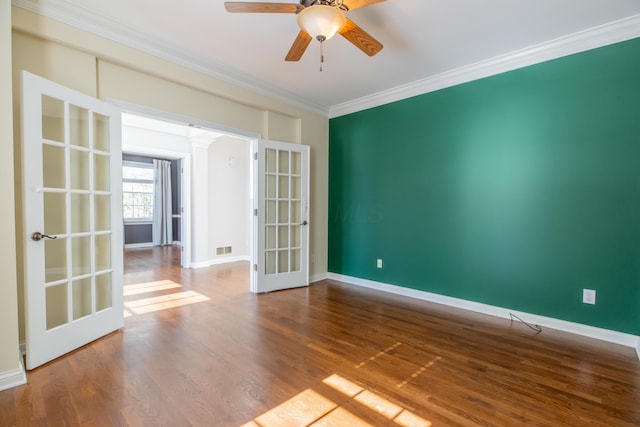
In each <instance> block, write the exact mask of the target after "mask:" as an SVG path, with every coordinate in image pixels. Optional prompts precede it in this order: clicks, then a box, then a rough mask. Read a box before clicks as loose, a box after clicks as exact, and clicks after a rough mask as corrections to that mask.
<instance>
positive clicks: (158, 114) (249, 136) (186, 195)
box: [107, 98, 260, 288]
mask: <svg viewBox="0 0 640 427" xmlns="http://www.w3.org/2000/svg"><path fill="white" fill-rule="evenodd" d="M107 102H108V103H110V104H113V105H115V106H116V107H118V108H120V110H122V112H123V113H130V114H137V115H142V116H147V117H152V118H155V119H157V120H164V121H167V122H173V123H179V124H183V125H188V126H193V127H196V128H202V129H207V130H210V131H212V132H217V133H221V134H226V135H229V136H234V137H238V138H242V139H245V140H248V141H249V143H250V147H251V159H253V153H254V148H256V147H257V145H255V146H254V144H257V141H258V140H259V138H260V134H258V133H256V132H250V131H246V130H242V129H237V128H233V127H230V126H226V125H222V124H219V123H214V122H210V121H207V120H202V119H196V118H193V117H188V116H183V115H181V114H175V113H171V112H168V111H163V110H158V109H155V108H151V107H145V106H142V105H138V104H133V103H130V102H127V101H122V100H119V99H113V98H108V99H107ZM130 148H132V146H131V145H125V146H123V151H127V152H135V151H131V150H129V149H130ZM161 151H162V150H156V151H155V152H147V153H148V154H154V153H155V154H158V155H163V154H161ZM168 152H169V151H165V153H168ZM172 153H173V154H168V156H169V157H179V158H181V159H183V161H184V162H183V168H184V173H183V178H185V179H184V180H183V188H182V197H183V207H184V208H185V211H184V212H183V214H182V215H183V217H182V227H183V228H182V236H181V238H182V240H184V238H185V236H187V237H188V239H189V241H188V243H185V242H183V247H184V248H185V249H184V250H185V251H188V253H187V254H184V252H183V256H185V257H188V258H187V259H188V262H186V263H185V262H184V260H183V267H191V266H192V262H191V243H192V238H191V180H192V177H191V153H186V152H182V151H175V152H172ZM141 154H143V153H141ZM250 164H251V165H253V163H250ZM249 169H250V171H251V174H253V167H250V168H249ZM184 181H188V186H185V184H184ZM250 182H251V183H253V177H251V178H250ZM249 199H250V203H251V204H252V205H253V188H250V189H249ZM185 219H188V220H187V221H185ZM185 226H186V227H185ZM248 228H249V242H250V245H251V247H250V251H249V252H250V254H251V260H250V263H251V264H250V265H251V266H253V265H254V261H255V259H256V258H255V255H254V248H253V246H254V245H253V244H254V227H251V226H249V227H248ZM251 277H252V280H251V284H250V288H251V286H253V275H251Z"/></svg>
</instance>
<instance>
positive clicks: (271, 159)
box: [265, 148, 277, 173]
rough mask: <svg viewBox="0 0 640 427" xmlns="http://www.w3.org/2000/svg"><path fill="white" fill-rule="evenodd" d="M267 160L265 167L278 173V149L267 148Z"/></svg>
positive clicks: (271, 171)
mask: <svg viewBox="0 0 640 427" xmlns="http://www.w3.org/2000/svg"><path fill="white" fill-rule="evenodd" d="M266 151H267V153H266V160H265V168H266V171H267V172H269V173H276V172H277V169H276V150H272V149H270V148H267V150H266Z"/></svg>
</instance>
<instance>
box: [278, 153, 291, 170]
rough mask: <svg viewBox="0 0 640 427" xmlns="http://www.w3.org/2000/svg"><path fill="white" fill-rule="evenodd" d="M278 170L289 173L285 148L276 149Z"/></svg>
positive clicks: (287, 154)
mask: <svg viewBox="0 0 640 427" xmlns="http://www.w3.org/2000/svg"><path fill="white" fill-rule="evenodd" d="M278 172H280V173H289V152H288V151H285V150H280V151H278Z"/></svg>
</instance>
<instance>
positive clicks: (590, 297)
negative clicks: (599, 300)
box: [582, 289, 596, 304]
mask: <svg viewBox="0 0 640 427" xmlns="http://www.w3.org/2000/svg"><path fill="white" fill-rule="evenodd" d="M582 302H583V303H585V304H595V303H596V291H594V290H593V289H583V290H582Z"/></svg>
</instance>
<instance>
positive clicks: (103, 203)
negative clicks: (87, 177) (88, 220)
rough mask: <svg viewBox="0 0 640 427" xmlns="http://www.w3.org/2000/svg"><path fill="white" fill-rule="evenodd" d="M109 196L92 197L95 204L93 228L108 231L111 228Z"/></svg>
mask: <svg viewBox="0 0 640 427" xmlns="http://www.w3.org/2000/svg"><path fill="white" fill-rule="evenodd" d="M110 199H111V196H106V195H105V196H98V195H96V196H95V197H94V200H95V205H94V211H95V230H96V231H109V230H111V202H110Z"/></svg>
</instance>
